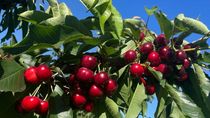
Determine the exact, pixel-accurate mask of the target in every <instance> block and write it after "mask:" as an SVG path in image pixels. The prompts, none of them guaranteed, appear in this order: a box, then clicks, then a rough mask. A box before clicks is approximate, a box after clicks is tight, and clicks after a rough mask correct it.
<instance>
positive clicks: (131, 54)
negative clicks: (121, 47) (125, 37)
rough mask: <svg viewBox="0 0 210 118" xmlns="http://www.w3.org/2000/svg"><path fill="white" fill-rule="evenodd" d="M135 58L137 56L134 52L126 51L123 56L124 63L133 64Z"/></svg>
mask: <svg viewBox="0 0 210 118" xmlns="http://www.w3.org/2000/svg"><path fill="white" fill-rule="evenodd" d="M136 57H137V54H136V51H135V50H128V51H127V52H125V54H124V59H125V61H126V62H133V61H135V59H136Z"/></svg>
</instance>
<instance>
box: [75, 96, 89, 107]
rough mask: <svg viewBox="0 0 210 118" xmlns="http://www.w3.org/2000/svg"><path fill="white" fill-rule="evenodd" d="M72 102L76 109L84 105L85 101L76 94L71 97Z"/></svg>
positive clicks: (84, 98) (83, 97)
mask: <svg viewBox="0 0 210 118" xmlns="http://www.w3.org/2000/svg"><path fill="white" fill-rule="evenodd" d="M72 102H73V104H74V105H75V106H76V107H81V106H83V105H85V104H86V102H87V99H86V97H85V96H83V95H81V94H79V93H76V94H74V95H73V96H72Z"/></svg>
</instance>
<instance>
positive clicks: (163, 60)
mask: <svg viewBox="0 0 210 118" xmlns="http://www.w3.org/2000/svg"><path fill="white" fill-rule="evenodd" d="M140 40H141V41H140V45H139V47H138V51H136V50H128V51H127V52H125V54H124V59H125V61H126V62H128V63H131V65H130V74H131V75H132V76H133V77H136V78H140V82H141V83H143V84H144V85H145V89H146V93H147V94H149V95H152V94H154V93H155V84H154V79H150V78H154V76H153V75H152V74H151V73H150V72H149V70H148V68H147V66H146V65H147V64H146V62H147V63H148V62H149V65H150V66H151V67H152V68H153V69H154V70H156V71H159V72H161V73H162V74H163V77H164V79H167V78H168V79H169V76H170V74H172V73H174V72H175V73H176V74H175V75H176V78H177V80H178V81H184V80H187V79H188V74H187V72H186V69H187V68H189V67H190V65H191V60H190V59H189V58H188V57H191V56H192V54H194V55H195V51H189V52H185V51H184V50H183V49H188V48H192V46H191V44H187V45H184V46H182V43H180V42H179V45H178V43H177V42H176V40H174V43H175V46H176V47H178V48H177V49H174V48H172V47H169V43H170V41H169V40H167V39H166V38H165V36H164V34H160V35H159V36H157V37H156V38H155V40H154V42H146V43H143V44H142V43H141V42H143V41H142V40H144V34H143V33H141V34H140ZM137 52H139V53H140V55H141V56H140V59H139V61H140V62H141V63H139V62H137V60H138V59H137ZM178 65H179V67H180V68H177V66H178Z"/></svg>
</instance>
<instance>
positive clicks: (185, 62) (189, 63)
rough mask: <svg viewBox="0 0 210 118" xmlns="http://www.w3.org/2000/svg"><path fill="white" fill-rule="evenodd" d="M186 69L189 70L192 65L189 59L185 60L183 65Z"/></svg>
mask: <svg viewBox="0 0 210 118" xmlns="http://www.w3.org/2000/svg"><path fill="white" fill-rule="evenodd" d="M182 65H183V66H184V68H189V67H190V65H191V62H190V60H189V59H184V61H183V64H182Z"/></svg>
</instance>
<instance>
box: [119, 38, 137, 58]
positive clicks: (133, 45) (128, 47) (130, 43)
mask: <svg viewBox="0 0 210 118" xmlns="http://www.w3.org/2000/svg"><path fill="white" fill-rule="evenodd" d="M125 45H126V46H125V47H124V48H123V49H122V50H121V55H123V54H124V53H125V52H127V51H128V50H135V49H136V43H135V42H134V41H133V40H130V41H128V42H127V43H126V44H125Z"/></svg>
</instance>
